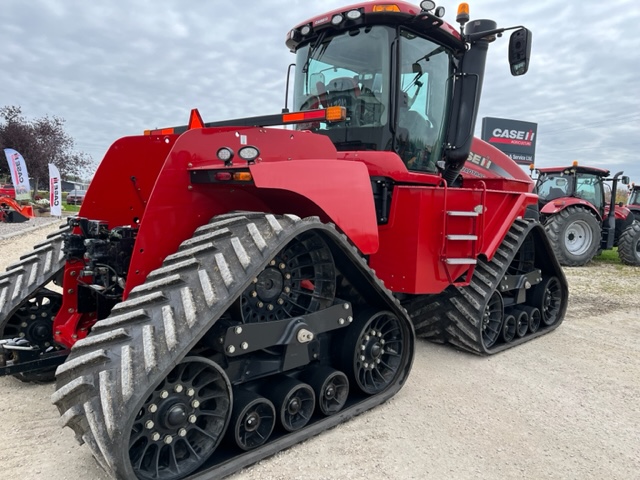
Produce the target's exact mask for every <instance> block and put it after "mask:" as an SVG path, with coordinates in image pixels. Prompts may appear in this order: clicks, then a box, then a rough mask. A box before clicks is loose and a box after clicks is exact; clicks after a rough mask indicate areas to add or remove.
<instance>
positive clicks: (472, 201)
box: [370, 186, 537, 294]
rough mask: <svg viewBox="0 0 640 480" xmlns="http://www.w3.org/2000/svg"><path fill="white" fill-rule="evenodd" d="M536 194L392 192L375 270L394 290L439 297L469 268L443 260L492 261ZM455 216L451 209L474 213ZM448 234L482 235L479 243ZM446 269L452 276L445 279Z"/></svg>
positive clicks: (414, 188)
mask: <svg viewBox="0 0 640 480" xmlns="http://www.w3.org/2000/svg"><path fill="white" fill-rule="evenodd" d="M536 202H537V196H535V195H533V194H523V193H520V192H501V191H492V190H479V189H473V190H472V189H463V188H460V189H459V188H455V189H445V188H438V187H419V186H400V187H396V188H395V189H394V193H393V200H392V207H391V215H390V217H391V218H390V221H389V223H388V224H387V225H385V226H382V227H381V228H380V249H379V250H378V252H376V254H374V255H372V256H371V261H370V264H371V267H372V268H373V269H374V270H375V271H376V274H377V275H378V276H379V277H380V278H381V279H382V280H383V281H384V282H385V285H386V286H387V287H388V288H390V289H391V290H393V291H395V292H403V293H416V294H422V293H440V292H442V291H443V290H444V289H445V288H447V287H448V286H449V285H450V280H449V278H452V279H457V278H459V277H460V276H461V275H463V274H464V273H465V272H466V271H467V269H468V267H467V266H464V265H446V264H445V262H444V258H445V256H446V258H474V257H476V256H477V255H483V256H485V257H486V258H487V259H491V258H493V255H494V254H495V252H496V250H497V248H498V246H499V245H500V243H501V242H502V240H503V239H504V237H505V235H506V234H507V232H508V230H509V228H510V227H511V225H512V223H513V222H514V220H515V219H516V218H517V217H518V216H523V215H524V212H525V209H526V207H527V205H535V204H536ZM480 205H483V206H484V213H483V214H482V215H479V216H478V217H456V216H449V215H446V213H445V212H447V211H467V212H468V211H473V210H474V209H476V208H477V207H479V206H480ZM447 235H478V240H477V241H470V240H463V241H460V240H455V241H454V240H447ZM447 269H448V271H449V275H447Z"/></svg>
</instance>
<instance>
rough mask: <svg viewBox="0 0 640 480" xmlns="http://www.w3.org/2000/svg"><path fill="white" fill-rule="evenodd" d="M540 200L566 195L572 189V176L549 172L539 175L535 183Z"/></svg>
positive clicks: (569, 193) (568, 194)
mask: <svg viewBox="0 0 640 480" xmlns="http://www.w3.org/2000/svg"><path fill="white" fill-rule="evenodd" d="M536 188H537V191H538V196H539V197H540V200H542V201H544V202H546V201H549V200H555V199H556V198H561V197H568V196H570V195H571V192H572V191H573V177H572V176H567V175H564V174H562V173H549V174H546V175H542V176H540V178H539V179H538V185H537V187H536Z"/></svg>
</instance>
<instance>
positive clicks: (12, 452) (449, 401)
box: [0, 224, 640, 480]
mask: <svg viewBox="0 0 640 480" xmlns="http://www.w3.org/2000/svg"><path fill="white" fill-rule="evenodd" d="M57 228H58V224H51V225H49V226H44V227H41V228H39V229H37V230H35V231H30V232H26V233H23V234H21V235H18V236H14V237H11V238H9V239H5V240H0V271H4V269H5V268H6V267H7V266H8V265H9V264H11V263H12V262H15V261H17V260H18V258H19V257H20V255H22V254H25V253H28V252H29V251H30V250H31V248H32V246H33V245H34V244H35V243H38V242H40V241H42V240H43V239H44V238H45V236H46V234H48V233H51V232H52V231H54V230H56V229H57ZM0 233H1V232H0ZM565 272H566V274H567V276H568V278H569V287H570V305H569V310H568V313H567V317H566V319H565V322H564V323H563V324H562V325H561V326H560V327H559V328H558V329H557V330H555V331H554V332H552V333H551V334H549V335H545V336H543V337H541V338H539V339H536V340H534V341H532V342H530V343H527V344H525V345H522V346H519V347H517V348H513V349H510V350H507V351H506V352H503V353H500V354H498V355H495V356H493V357H488V358H483V357H476V356H473V355H470V354H467V353H462V352H458V351H456V350H453V349H452V348H450V347H447V346H441V345H434V344H430V343H427V342H423V341H419V342H418V344H417V346H416V358H415V361H414V365H413V370H412V373H411V375H410V377H409V380H408V382H407V384H406V385H405V387H404V388H403V389H402V390H401V391H400V392H399V393H398V394H397V395H396V396H395V397H393V398H392V399H391V400H390V401H388V402H387V403H385V404H384V405H382V406H380V407H378V408H375V409H374V410H372V411H369V412H366V413H364V414H362V415H360V416H359V417H357V418H355V419H353V420H351V421H349V422H347V423H345V424H342V425H340V426H338V427H336V428H334V429H332V430H330V431H328V432H325V433H323V434H321V435H319V436H317V437H315V438H313V439H311V440H308V441H306V442H304V443H302V444H300V445H298V446H296V447H294V448H291V449H289V450H286V451H284V452H281V453H279V454H277V455H275V456H273V457H271V458H269V459H267V460H265V461H263V462H261V463H259V464H257V465H254V466H252V467H250V468H248V469H246V470H244V471H242V472H240V473H237V474H236V475H234V476H232V477H229V478H231V479H233V480H258V479H260V480H266V479H282V480H290V479H314V480H320V479H323V480H324V479H327V480H329V479H331V480H333V479H339V478H354V479H361V478H374V479H426V478H430V479H451V478H460V479H469V478H474V479H495V478H505V479H516V478H526V479H542V478H563V479H564V478H571V479H574V478H580V479H602V478H607V479H632V478H638V477H639V476H640V473H639V472H640V453H639V452H640V299H639V298H638V295H637V288H638V281H639V279H640V270H639V269H637V268H635V269H634V268H633V267H626V266H622V265H619V264H607V263H601V262H599V263H591V264H590V265H588V266H586V267H582V268H567V269H565ZM53 391H54V385H53V384H47V385H33V384H25V383H22V382H19V381H18V380H16V379H14V378H11V377H10V378H0V425H2V427H3V432H4V439H5V440H4V442H3V447H2V449H0V466H1V467H2V470H3V474H4V476H5V477H6V478H24V479H37V478H42V479H45V478H46V479H47V480H63V479H69V480H78V479H95V480H102V479H107V478H109V477H108V476H107V475H106V474H105V473H104V471H102V470H101V469H100V468H99V467H98V466H97V464H96V463H95V462H94V460H93V458H92V456H91V453H90V452H89V449H88V448H87V447H81V446H79V445H78V444H77V443H76V441H75V438H74V436H73V433H72V431H71V430H70V429H64V430H62V429H61V428H60V425H59V415H58V412H57V410H56V408H55V407H54V406H53V405H51V402H50V396H51V394H52V393H53ZM123 441H124V440H123Z"/></svg>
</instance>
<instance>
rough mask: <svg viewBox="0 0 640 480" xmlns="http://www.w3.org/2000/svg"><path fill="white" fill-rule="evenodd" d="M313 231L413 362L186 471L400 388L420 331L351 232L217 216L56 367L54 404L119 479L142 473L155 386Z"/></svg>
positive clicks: (229, 466) (310, 223) (289, 220)
mask: <svg viewBox="0 0 640 480" xmlns="http://www.w3.org/2000/svg"><path fill="white" fill-rule="evenodd" d="M309 230H314V231H315V232H319V233H320V234H322V235H323V236H324V237H325V239H327V240H328V243H331V244H332V249H333V255H334V258H336V262H341V263H340V264H341V265H345V262H346V263H348V264H349V266H350V268H351V269H355V270H356V271H357V272H359V273H358V275H360V277H361V278H364V279H365V280H366V283H367V285H368V288H369V289H370V292H371V293H370V296H371V297H374V298H375V300H376V301H377V302H378V303H379V302H382V303H383V304H384V308H386V309H388V310H391V311H393V312H394V313H395V314H396V315H397V316H398V318H399V319H401V321H402V322H403V323H406V325H407V332H408V335H407V337H408V339H409V340H410V342H409V346H408V350H409V353H408V355H407V358H406V362H405V364H404V365H403V368H402V369H401V372H399V373H398V376H397V380H396V381H395V382H394V383H393V384H391V385H390V386H389V387H388V388H387V389H386V390H384V391H383V392H381V393H380V394H377V395H374V396H371V397H366V398H365V399H364V400H363V401H361V402H360V403H356V404H354V405H353V406H350V407H349V408H347V409H344V410H342V411H341V412H339V413H338V414H336V415H334V416H331V417H326V418H324V419H321V420H318V421H317V422H315V423H313V424H310V426H307V427H304V428H303V429H301V430H299V431H296V432H294V433H291V434H288V435H284V436H281V437H279V438H277V440H274V441H272V442H270V443H267V444H265V445H264V446H262V447H259V448H257V449H256V450H252V451H250V452H247V453H243V454H239V455H238V456H235V457H233V458H232V459H231V460H227V461H225V462H224V463H223V464H218V465H214V466H208V465H207V466H206V467H205V468H206V469H205V470H201V471H199V472H196V473H195V474H192V475H191V476H189V477H188V478H202V479H204V478H221V477H223V476H226V475H229V474H231V473H233V472H235V471H237V470H239V469H241V468H243V467H245V466H248V465H250V464H252V463H255V462H257V461H259V460H261V459H263V458H265V457H267V456H270V455H273V454H274V453H276V452H278V451H280V450H282V449H283V448H287V447H289V446H291V445H294V444H296V443H299V442H300V441H302V440H304V439H306V438H309V437H311V436H313V435H316V434H318V433H319V432H321V431H323V430H326V429H327V428H330V427H332V426H335V425H337V424H339V423H341V422H343V421H345V420H346V419H347V418H350V417H352V416H354V415H357V414H359V413H361V412H362V411H365V410H367V409H369V408H371V407H373V406H375V405H377V404H379V403H382V402H383V401H385V400H386V399H388V398H390V397H391V396H393V395H394V394H395V393H396V392H397V391H398V390H399V389H400V388H401V386H402V385H403V384H404V382H405V380H406V378H407V376H408V374H409V371H410V368H411V363H412V359H413V339H414V336H413V329H412V327H411V323H410V321H409V318H408V316H407V314H406V311H405V310H404V309H402V307H401V306H400V305H399V303H398V302H397V300H396V299H395V298H394V297H393V295H392V294H391V292H389V291H388V290H387V289H385V288H384V286H383V285H382V283H381V282H380V281H379V280H378V279H377V278H376V277H375V275H374V273H373V271H372V270H371V269H369V268H368V266H367V265H366V264H365V262H364V260H363V259H362V258H361V257H360V255H358V253H357V250H356V249H355V247H353V246H351V245H350V244H349V243H348V241H347V239H346V237H345V236H344V235H341V234H339V233H338V232H337V231H336V230H335V228H334V227H333V226H330V225H326V224H323V223H321V222H320V221H319V220H318V219H317V218H308V219H304V220H301V219H299V218H298V217H295V216H289V215H285V216H274V215H269V214H262V213H247V212H244V213H242V212H241V213H238V214H227V215H223V216H219V217H215V218H214V219H212V220H211V222H210V223H209V224H208V225H205V226H203V227H200V228H199V229H198V230H196V232H195V234H194V236H193V237H192V238H191V239H189V240H187V241H185V242H183V243H182V245H181V246H180V248H179V250H178V252H177V253H175V254H173V255H170V256H169V257H167V258H166V259H165V261H164V263H163V265H162V267H161V268H159V269H157V270H155V271H153V272H151V273H150V274H149V276H148V278H147V279H146V281H145V283H143V284H142V285H140V286H138V287H136V288H134V289H133V290H132V291H131V294H130V296H129V298H128V299H127V300H126V301H124V302H122V303H120V304H118V305H116V307H114V309H113V311H112V313H111V316H110V317H108V318H106V319H104V320H101V321H99V322H98V323H96V325H95V326H94V327H93V329H92V333H91V334H90V335H89V336H88V337H87V338H86V339H83V340H80V341H78V342H77V343H76V344H75V345H74V347H73V348H72V351H71V355H70V356H69V358H68V360H67V362H66V363H65V364H63V365H61V366H60V367H59V368H58V371H57V382H58V383H57V391H56V392H55V393H54V394H53V396H52V402H53V403H54V404H55V405H56V406H57V407H58V409H59V411H60V414H61V415H62V420H61V422H62V424H63V426H68V427H71V428H72V429H73V430H74V432H75V434H76V438H77V439H78V441H79V442H80V443H83V442H85V443H87V444H88V445H89V447H90V448H91V450H92V453H93V454H94V456H95V457H96V459H97V460H98V462H99V463H100V464H102V465H103V466H104V467H105V469H107V471H109V472H110V473H111V475H113V476H114V477H115V478H119V479H132V478H135V476H134V474H133V472H132V469H131V466H130V461H129V453H128V442H127V439H128V438H129V433H130V431H131V425H132V424H133V421H134V417H135V415H136V413H137V412H138V411H139V409H140V408H141V406H142V405H143V403H144V401H145V399H146V398H147V397H148V395H149V394H150V392H152V391H153V389H154V388H155V387H156V386H157V385H158V384H159V383H160V382H161V381H162V380H163V379H164V378H165V377H166V375H167V374H168V373H169V372H170V371H171V370H172V369H173V367H174V366H175V365H176V364H177V363H178V362H179V361H180V360H181V359H182V358H183V357H184V356H185V355H186V354H187V353H189V351H190V350H191V349H192V348H193V347H194V346H195V345H196V343H197V342H198V340H199V339H200V338H201V337H202V336H203V335H204V334H205V333H206V332H207V331H208V330H209V329H210V328H211V326H212V325H213V324H214V323H215V322H216V321H217V320H218V318H220V316H221V315H222V314H223V313H224V312H225V311H226V310H227V309H228V308H229V306H230V305H232V303H233V302H234V301H235V300H236V299H237V298H238V297H239V296H240V295H241V294H242V292H243V291H244V290H245V289H246V288H247V286H248V285H250V283H251V281H252V279H253V278H255V277H256V276H257V275H258V274H259V273H260V272H261V271H262V270H263V269H264V268H265V266H266V265H267V264H268V263H269V261H270V259H271V258H273V257H274V256H275V255H276V254H277V253H278V252H279V251H280V250H281V249H282V248H283V247H284V246H285V245H287V244H288V243H289V242H290V241H291V240H292V239H293V238H294V237H296V236H297V235H300V234H301V233H303V232H306V231H309Z"/></svg>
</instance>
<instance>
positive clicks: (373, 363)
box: [342, 311, 409, 395]
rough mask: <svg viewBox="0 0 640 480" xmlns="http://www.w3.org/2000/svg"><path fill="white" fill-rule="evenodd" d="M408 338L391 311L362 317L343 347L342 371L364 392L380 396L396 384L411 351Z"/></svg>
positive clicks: (350, 328) (352, 326) (348, 334)
mask: <svg viewBox="0 0 640 480" xmlns="http://www.w3.org/2000/svg"><path fill="white" fill-rule="evenodd" d="M408 338H409V333H408V332H407V331H406V329H405V327H404V326H403V325H402V323H401V321H400V320H399V319H398V317H397V316H396V315H395V314H394V313H392V312H390V311H380V312H375V313H373V314H371V312H369V313H368V314H366V313H365V314H363V315H360V316H358V317H357V318H356V320H355V321H354V322H353V324H352V325H351V326H350V327H349V331H348V333H347V335H346V336H345V339H344V343H343V344H342V355H343V362H342V363H343V370H344V371H345V372H346V373H347V375H348V377H349V379H350V380H351V381H352V382H353V383H354V384H355V385H357V386H358V388H359V389H360V390H362V391H363V392H364V393H366V394H369V395H374V394H376V393H380V392H382V391H383V390H384V389H386V388H387V387H388V386H390V385H391V384H393V383H394V380H395V378H396V377H397V375H398V373H399V371H400V368H401V367H402V365H403V363H404V362H403V357H404V356H405V355H407V350H408V349H409V346H408V345H407V341H408Z"/></svg>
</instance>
